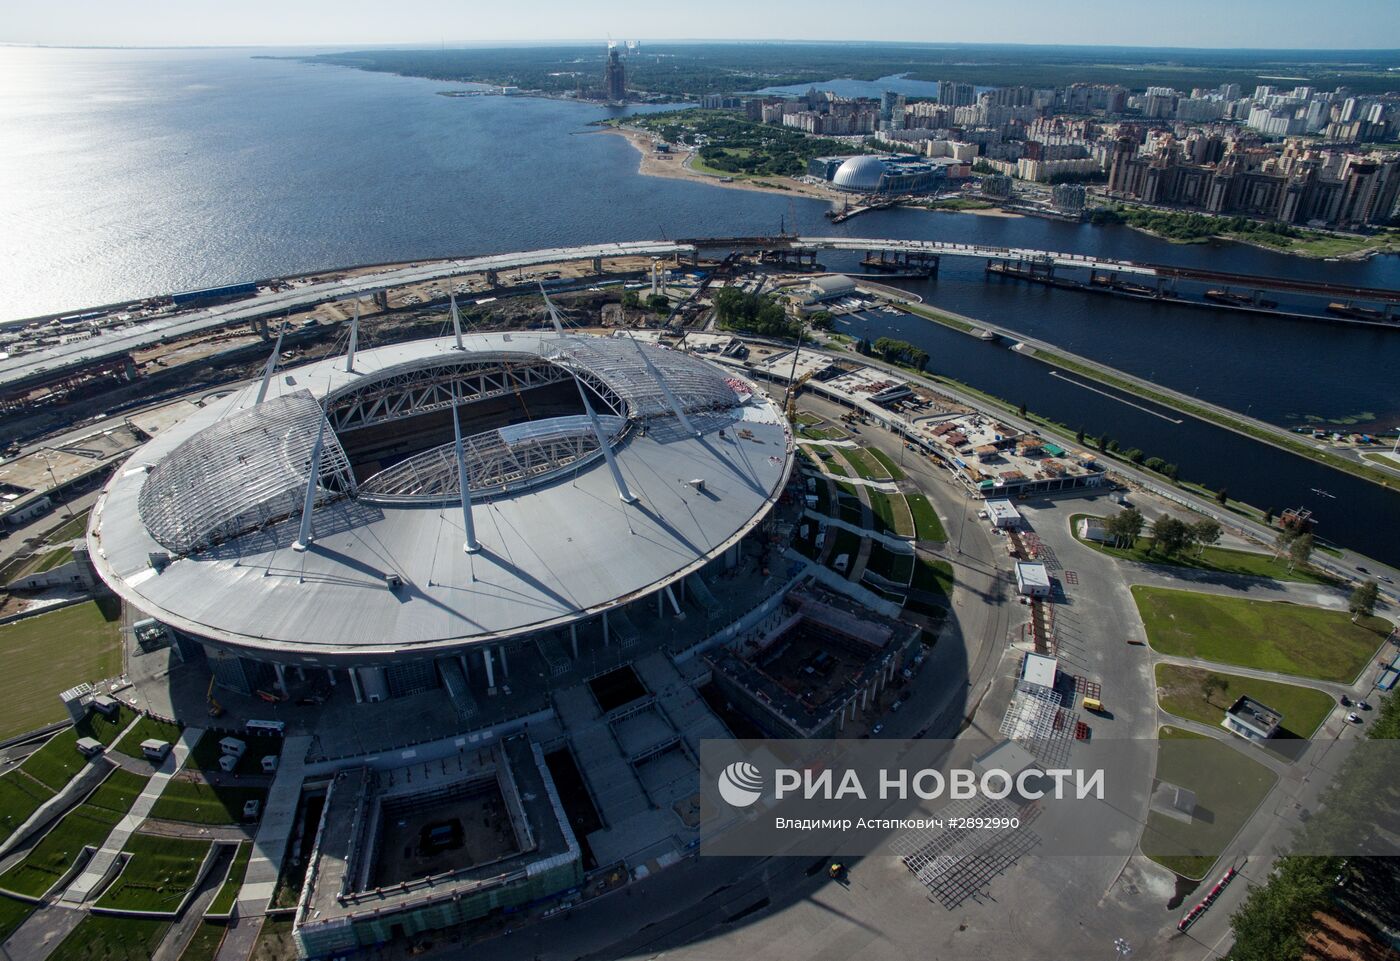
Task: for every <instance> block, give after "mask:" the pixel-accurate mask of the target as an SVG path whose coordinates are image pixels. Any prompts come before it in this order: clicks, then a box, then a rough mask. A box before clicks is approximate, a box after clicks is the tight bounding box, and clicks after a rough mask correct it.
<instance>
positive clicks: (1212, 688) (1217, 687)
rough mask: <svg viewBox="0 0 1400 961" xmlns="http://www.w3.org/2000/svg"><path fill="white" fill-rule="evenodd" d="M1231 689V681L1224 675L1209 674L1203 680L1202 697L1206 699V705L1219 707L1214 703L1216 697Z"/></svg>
mask: <svg viewBox="0 0 1400 961" xmlns="http://www.w3.org/2000/svg"><path fill="white" fill-rule="evenodd" d="M1229 689H1230V680H1229V678H1227V677H1225V675H1223V674H1207V675H1206V676H1205V677H1203V678H1201V695H1202V696H1203V697H1204V698H1205V699H1206V703H1207V704H1209V705H1211V706H1213V707H1218V706H1219V705H1217V704H1216V703H1215V701H1214V699H1213V698H1214V695H1216V694H1224V693H1225V692H1226V691H1228V690H1229Z"/></svg>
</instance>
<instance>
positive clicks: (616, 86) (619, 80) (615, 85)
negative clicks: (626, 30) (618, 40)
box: [603, 47, 627, 100]
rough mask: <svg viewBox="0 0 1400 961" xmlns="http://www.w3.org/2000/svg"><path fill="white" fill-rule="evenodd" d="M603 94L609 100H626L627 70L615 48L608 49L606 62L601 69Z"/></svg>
mask: <svg viewBox="0 0 1400 961" xmlns="http://www.w3.org/2000/svg"><path fill="white" fill-rule="evenodd" d="M603 93H604V95H606V97H607V98H608V99H609V100H626V99H627V68H626V67H624V66H623V63H622V58H621V57H620V56H618V53H617V48H616V47H609V48H608V62H607V64H606V65H605V66H604V67H603Z"/></svg>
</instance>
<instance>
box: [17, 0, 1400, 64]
mask: <svg viewBox="0 0 1400 961" xmlns="http://www.w3.org/2000/svg"><path fill="white" fill-rule="evenodd" d="M473 6H475V5H473ZM1323 9H1325V11H1326V14H1327V15H1326V16H1318V14H1319V11H1321V10H1323ZM852 12H853V8H852V4H851V3H850V2H837V0H812V2H810V3H808V4H807V5H806V6H805V7H804V8H803V11H802V13H803V15H802V16H801V17H800V18H795V17H794V16H793V15H792V13H791V11H788V10H784V9H780V8H769V7H757V6H755V5H752V4H747V3H743V2H740V0H714V2H712V3H711V4H710V5H709V6H708V7H707V8H706V15H705V16H704V17H698V18H697V17H695V16H694V15H693V12H692V11H690V10H688V9H685V8H665V7H659V6H657V5H654V4H648V3H640V2H636V0H613V2H606V3H603V4H592V5H579V4H574V3H569V2H565V0H538V2H537V3H535V4H532V5H531V6H530V7H529V8H528V9H523V8H516V7H502V6H492V7H485V6H483V7H481V8H468V7H465V6H463V5H461V4H457V3H453V2H451V0H402V2H400V3H396V4H394V5H392V6H389V5H381V4H375V3H370V2H364V0H360V2H348V3H347V2H334V0H300V2H298V3H295V4H285V3H274V2H271V0H247V2H244V3H241V4H238V5H236V6H235V5H229V6H218V7H208V6H194V5H190V4H188V3H181V2H175V0H154V2H151V3H148V4H145V5H143V6H142V7H141V8H140V10H139V12H138V13H134V14H133V13H132V11H131V10H130V9H129V8H114V7H113V5H111V4H106V3H98V2H96V0H73V2H71V3H68V4H63V5H56V6H44V7H38V6H29V5H21V6H12V7H11V8H10V9H8V10H7V11H6V13H7V16H6V22H5V24H4V25H3V27H0V43H4V44H6V45H9V46H53V47H309V46H316V47H369V46H374V47H438V46H444V45H445V46H453V47H460V46H492V45H501V46H505V45H514V44H530V45H535V44H575V43H602V42H605V41H606V40H607V39H608V38H609V37H611V38H612V39H614V40H637V39H640V40H641V41H642V42H644V43H647V42H650V43H682V42H684V43H690V42H694V43H703V42H716V43H724V42H755V43H811V42H819V43H832V42H835V43H840V42H851V43H909V44H935V45H957V44H982V45H988V44H991V45H995V44H1006V45H1018V46H1021V45H1024V46H1103V47H1144V48H1156V49H1200V50H1317V51H1322V50H1328V51H1347V50H1364V51H1389V50H1392V49H1395V48H1397V47H1400V3H1395V2H1394V0H1333V2H1330V3H1328V4H1327V5H1326V6H1325V8H1323V7H1320V6H1319V4H1318V3H1317V2H1316V0H1232V2H1231V3H1230V4H1229V5H1228V13H1226V12H1223V11H1222V4H1221V3H1219V0H1178V2H1176V3H1174V4H1172V5H1171V6H1170V7H1163V6H1162V5H1160V4H1155V3H1153V4H1149V3H1146V2H1143V0H1067V2H1064V3H1060V4H1053V5H1051V4H1045V3H1043V0H1002V2H1001V3H1000V4H998V6H997V8H996V16H995V17H989V16H987V15H986V11H985V9H982V8H976V9H974V8H971V7H957V8H948V9H941V10H940V9H938V8H933V9H931V8H930V5H928V4H926V3H922V2H920V0H886V2H884V3H883V4H881V6H880V7H879V14H880V15H879V17H878V18H861V19H862V21H863V22H861V23H860V25H859V26H858V27H856V28H855V29H858V30H860V31H862V33H863V35H862V36H860V37H852V36H848V35H846V34H849V33H850V31H851V30H852V26H851V20H852V17H851V14H852ZM696 23H703V26H704V28H705V33H706V34H708V35H707V36H703V37H701V36H697V35H696V34H695V32H694V31H693V27H694V25H695V24H696ZM541 34H545V35H547V36H546V37H544V38H541V36H540V35H541ZM1378 41H1379V42H1378Z"/></svg>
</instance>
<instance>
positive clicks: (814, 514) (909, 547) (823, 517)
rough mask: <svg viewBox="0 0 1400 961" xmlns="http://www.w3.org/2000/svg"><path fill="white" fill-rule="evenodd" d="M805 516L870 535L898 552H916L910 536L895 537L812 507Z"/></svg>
mask: <svg viewBox="0 0 1400 961" xmlns="http://www.w3.org/2000/svg"><path fill="white" fill-rule="evenodd" d="M802 516H803V517H810V518H811V519H812V520H814V521H819V522H820V523H823V524H825V525H827V526H828V527H837V528H840V529H841V530H844V531H850V532H851V533H852V534H855V535H857V536H859V537H868V538H870V539H871V540H872V541H879V542H880V543H881V544H883V545H885V546H886V547H888V548H889V549H890V550H892V551H894V552H895V553H896V554H912V553H914V541H913V539H912V538H908V537H894V536H892V535H890V534H884V533H881V532H880V531H876V530H872V529H871V528H869V527H861V526H860V525H859V524H852V523H851V522H850V521H843V520H842V519H841V518H839V517H831V516H829V515H827V514H822V513H819V512H818V511H814V510H812V509H811V508H808V509H807V510H805V511H803V512H802Z"/></svg>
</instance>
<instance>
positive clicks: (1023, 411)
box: [1016, 401, 1026, 417]
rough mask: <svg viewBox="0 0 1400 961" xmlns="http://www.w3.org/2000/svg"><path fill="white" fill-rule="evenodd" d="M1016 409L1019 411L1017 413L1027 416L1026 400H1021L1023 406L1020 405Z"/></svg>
mask: <svg viewBox="0 0 1400 961" xmlns="http://www.w3.org/2000/svg"><path fill="white" fill-rule="evenodd" d="M1016 411H1017V413H1019V414H1020V415H1021V416H1022V417H1025V416H1026V404H1025V402H1024V401H1022V402H1021V406H1020V407H1018V408H1016Z"/></svg>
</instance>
